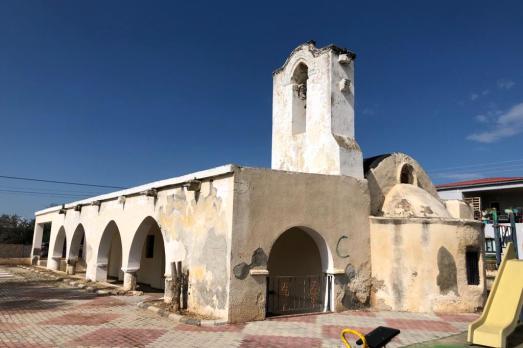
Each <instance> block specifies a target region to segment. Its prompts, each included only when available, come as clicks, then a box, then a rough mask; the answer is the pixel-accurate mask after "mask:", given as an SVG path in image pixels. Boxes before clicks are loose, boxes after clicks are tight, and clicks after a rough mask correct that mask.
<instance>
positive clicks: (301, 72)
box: [292, 63, 309, 134]
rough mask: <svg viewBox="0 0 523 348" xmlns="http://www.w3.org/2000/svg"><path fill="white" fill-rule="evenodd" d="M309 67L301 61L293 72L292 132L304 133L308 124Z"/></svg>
mask: <svg viewBox="0 0 523 348" xmlns="http://www.w3.org/2000/svg"><path fill="white" fill-rule="evenodd" d="M308 79H309V68H308V67H307V65H305V64H303V63H300V64H298V66H297V67H296V69H294V73H293V74H292V134H300V133H304V132H305V130H306V124H307V117H306V114H307V112H306V111H307V80H308Z"/></svg>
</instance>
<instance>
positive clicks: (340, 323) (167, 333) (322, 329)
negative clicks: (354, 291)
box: [0, 266, 477, 348]
mask: <svg viewBox="0 0 523 348" xmlns="http://www.w3.org/2000/svg"><path fill="white" fill-rule="evenodd" d="M10 271H11V270H10V269H9V268H6V267H3V266H0V272H4V274H5V273H10ZM15 280H16V282H15ZM148 296H151V297H157V295H156V294H155V295H146V296H104V297H96V296H95V295H94V294H90V293H87V292H85V291H81V290H78V289H74V288H68V287H66V286H64V285H63V283H62V282H52V281H48V280H45V279H44V280H38V279H36V278H34V276H32V275H30V274H23V272H18V273H17V274H16V276H15V277H10V276H4V277H3V278H1V279H0V348H4V347H22V348H24V347H85V346H96V347H110V346H117V347H151V348H163V347H165V348H167V347H233V348H234V347H300V348H305V347H342V348H344V346H343V344H342V342H341V339H340V336H339V335H340V332H341V330H342V329H344V328H353V329H356V330H359V331H362V332H368V331H370V330H372V329H374V328H376V327H377V326H380V325H386V326H391V327H397V328H399V329H400V330H401V333H400V335H399V337H397V338H396V339H395V340H394V341H393V342H391V343H390V344H388V345H387V347H388V348H395V347H401V346H404V345H409V344H419V343H420V342H426V341H429V340H434V339H439V338H443V337H447V336H450V335H453V334H455V333H458V332H463V331H465V330H466V329H467V325H468V323H469V322H471V321H473V320H475V319H476V318H477V315H476V314H459V313H458V314H438V315H436V314H431V313H407V312H375V311H346V312H341V313H329V314H318V313H316V314H310V315H299V316H288V317H279V318H270V319H269V320H265V321H257V322H250V323H246V324H241V325H222V326H211V327H209V326H201V327H199V326H191V325H187V324H181V323H178V322H175V321H172V320H170V319H168V318H164V317H161V316H159V315H157V314H156V313H153V312H151V311H148V310H145V309H141V308H138V307H137V306H136V304H137V303H138V302H141V301H144V300H145V299H146V298H147V297H148ZM352 340H353V341H355V339H354V338H352Z"/></svg>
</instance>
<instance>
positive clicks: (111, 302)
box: [79, 296, 126, 307]
mask: <svg viewBox="0 0 523 348" xmlns="http://www.w3.org/2000/svg"><path fill="white" fill-rule="evenodd" d="M125 305H126V303H125V302H123V301H120V300H118V299H117V298H115V297H113V296H103V297H97V298H95V299H94V300H92V301H89V302H87V303H84V304H81V305H80V306H79V307H98V306H101V307H114V306H125Z"/></svg>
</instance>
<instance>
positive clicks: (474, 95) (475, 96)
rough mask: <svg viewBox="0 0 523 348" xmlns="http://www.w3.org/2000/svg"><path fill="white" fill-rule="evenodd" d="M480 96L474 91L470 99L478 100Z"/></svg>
mask: <svg viewBox="0 0 523 348" xmlns="http://www.w3.org/2000/svg"><path fill="white" fill-rule="evenodd" d="M478 98H479V95H478V94H476V93H472V94H471V95H470V100H472V101H474V100H476V99H478Z"/></svg>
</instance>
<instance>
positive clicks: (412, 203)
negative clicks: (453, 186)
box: [382, 184, 451, 218]
mask: <svg viewBox="0 0 523 348" xmlns="http://www.w3.org/2000/svg"><path fill="white" fill-rule="evenodd" d="M382 211H383V215H384V216H389V217H443V218H450V217H451V216H450V213H449V212H448V211H447V209H446V208H445V206H444V205H443V203H442V202H441V201H440V200H439V199H437V198H436V197H434V196H433V195H431V194H430V193H429V192H427V191H425V190H423V189H422V188H419V187H417V186H414V185H410V184H397V185H394V186H393V187H392V189H391V190H390V191H389V192H388V193H387V195H386V196H385V202H384V203H383V208H382Z"/></svg>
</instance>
